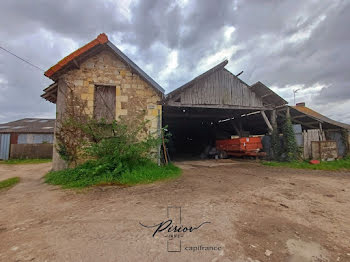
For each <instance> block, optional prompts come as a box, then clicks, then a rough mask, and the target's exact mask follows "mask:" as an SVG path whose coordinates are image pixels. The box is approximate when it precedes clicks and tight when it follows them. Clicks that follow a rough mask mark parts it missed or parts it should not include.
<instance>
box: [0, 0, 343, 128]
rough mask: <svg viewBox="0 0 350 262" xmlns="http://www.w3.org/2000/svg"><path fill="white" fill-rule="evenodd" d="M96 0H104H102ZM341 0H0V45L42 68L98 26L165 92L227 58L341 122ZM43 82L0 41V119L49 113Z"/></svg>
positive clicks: (249, 78) (235, 68) (235, 67)
mask: <svg viewBox="0 0 350 262" xmlns="http://www.w3.org/2000/svg"><path fill="white" fill-rule="evenodd" d="M102 3H104V4H102ZM349 14H350V1H346V0H344V1H342V0H323V1H315V0H300V1H299V0H288V1H287V0H286V1H282V0H271V1H268V0H249V1H243V0H236V1H224V0H220V1H211V0H207V1H204V0H197V1H191V0H178V1H175V0H170V1H166V0H158V1H157V0H142V1H141V0H140V1H130V0H114V1H113V0H107V1H104V2H102V1H93V0H61V1H46V0H35V1H34V0H33V1H13V0H2V1H1V9H0V24H1V25H2V26H1V27H0V46H1V47H3V48H6V49H7V50H9V51H11V52H13V53H15V54H17V55H18V56H20V57H23V58H25V59H26V60H28V61H30V62H32V63H33V64H35V65H37V66H38V67H40V68H42V69H44V70H46V69H48V68H49V67H50V66H52V65H53V64H55V63H56V62H57V61H58V60H60V59H61V58H63V57H64V56H66V55H68V54H69V53H71V52H72V51H74V50H75V49H76V48H78V47H80V46H82V45H84V44H85V43H87V42H89V41H91V40H92V39H94V38H95V37H96V36H97V35H98V34H99V33H101V32H105V33H106V34H107V35H108V36H109V39H110V40H111V41H112V42H113V43H114V44H115V45H117V46H118V47H119V48H120V49H121V50H122V51H123V52H124V53H125V54H127V55H128V56H129V57H130V58H131V59H132V60H134V61H135V62H136V63H137V64H138V65H139V66H140V67H141V68H143V69H144V71H146V72H147V73H148V74H149V75H150V76H151V77H152V78H154V79H155V80H156V81H157V82H158V83H159V84H160V85H161V86H163V87H164V88H165V89H166V91H167V92H169V91H171V90H173V89H175V88H176V87H178V86H180V85H182V84H183V83H185V82H187V81H189V80H191V79H192V78H193V77H195V76H196V75H198V74H200V73H202V72H204V71H206V70H207V69H209V68H210V67H212V66H214V65H216V64H217V63H219V62H221V61H223V60H224V59H228V60H229V63H228V65H227V66H226V68H227V69H229V70H230V71H231V72H232V73H234V74H237V73H239V72H240V71H242V70H243V71H244V73H243V74H242V75H241V78H242V79H243V80H244V81H246V82H247V83H248V84H253V83H255V82H257V81H262V82H263V83H265V84H266V85H267V86H269V87H271V88H272V89H273V90H274V91H276V92H277V93H278V94H280V95H281V96H282V97H284V98H285V99H286V100H287V101H289V104H293V103H294V101H293V90H295V89H300V90H299V91H298V93H297V94H296V101H297V102H303V101H305V102H306V103H307V105H308V106H309V107H311V108H313V109H315V110H317V111H319V112H321V113H323V114H325V115H327V116H329V117H331V118H334V119H336V120H339V121H343V122H346V123H350V110H348V109H349V108H350V90H349V88H350V72H349V71H350V34H349V32H348V30H349V29H348V28H349V25H350V15H349ZM50 83H51V80H49V79H47V78H46V77H45V76H44V75H43V72H42V71H40V70H38V69H36V68H33V67H31V66H29V65H28V64H25V63H23V62H21V61H20V60H18V59H17V58H15V57H13V56H11V55H9V54H8V53H6V52H4V51H3V50H1V49H0V123H2V122H6V121H11V120H15V119H18V118H23V117H54V116H55V106H54V105H53V104H51V103H49V102H47V101H45V100H44V99H42V98H40V94H41V93H42V89H44V88H45V87H46V86H48V85H49V84H50Z"/></svg>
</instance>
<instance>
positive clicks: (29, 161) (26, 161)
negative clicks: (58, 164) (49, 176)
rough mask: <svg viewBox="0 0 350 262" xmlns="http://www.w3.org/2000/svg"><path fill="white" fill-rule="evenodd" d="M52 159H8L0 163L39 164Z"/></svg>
mask: <svg viewBox="0 0 350 262" xmlns="http://www.w3.org/2000/svg"><path fill="white" fill-rule="evenodd" d="M51 161H52V159H9V160H5V161H0V164H6V165H19V164H41V163H49V162H51Z"/></svg>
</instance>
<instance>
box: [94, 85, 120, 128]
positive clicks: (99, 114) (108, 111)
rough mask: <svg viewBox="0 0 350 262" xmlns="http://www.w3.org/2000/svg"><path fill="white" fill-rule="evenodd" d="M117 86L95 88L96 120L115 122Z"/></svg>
mask: <svg viewBox="0 0 350 262" xmlns="http://www.w3.org/2000/svg"><path fill="white" fill-rule="evenodd" d="M115 102H116V100H115V86H95V95H94V118H95V119H102V118H103V119H105V120H106V121H107V122H112V121H113V120H115Z"/></svg>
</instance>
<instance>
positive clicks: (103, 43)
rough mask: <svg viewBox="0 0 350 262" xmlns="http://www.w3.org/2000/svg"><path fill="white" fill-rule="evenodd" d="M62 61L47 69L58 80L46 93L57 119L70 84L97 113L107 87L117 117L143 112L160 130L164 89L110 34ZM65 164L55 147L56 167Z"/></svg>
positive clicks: (130, 118)
mask: <svg viewBox="0 0 350 262" xmlns="http://www.w3.org/2000/svg"><path fill="white" fill-rule="evenodd" d="M91 43H93V44H91ZM62 61H63V62H62ZM62 61H60V62H59V63H58V64H60V63H61V66H59V67H57V65H55V66H53V67H52V68H50V69H49V70H48V71H47V72H46V73H45V75H46V76H48V77H50V78H51V79H52V80H54V81H55V83H54V84H52V85H51V86H49V87H48V88H46V89H45V90H44V94H43V95H42V97H43V98H45V99H47V100H49V101H51V102H53V103H56V122H59V121H60V120H61V119H62V117H64V112H65V108H66V103H67V93H68V92H67V91H68V88H69V90H72V92H73V93H74V95H75V96H77V97H79V98H81V100H82V101H85V102H86V113H87V114H89V115H91V116H93V115H94V111H96V110H97V108H98V107H99V106H100V105H96V103H99V100H98V99H97V98H98V97H97V96H98V94H96V92H97V91H96V90H98V89H97V88H98V87H105V88H106V89H105V90H109V91H113V92H111V93H110V94H107V96H106V100H109V101H112V103H113V106H111V108H113V110H112V111H113V112H114V116H113V117H114V118H115V119H116V120H118V119H121V118H124V119H126V120H128V122H130V123H132V122H133V119H134V118H136V117H140V116H142V117H143V118H144V120H147V121H148V132H152V133H156V132H157V131H159V129H160V128H161V126H162V125H161V119H162V117H161V113H162V106H161V101H162V98H163V94H164V90H163V89H162V88H161V87H160V86H159V85H158V84H156V82H155V81H154V80H153V79H151V78H150V77H149V76H148V75H147V74H146V73H144V72H143V71H142V70H141V69H140V68H139V67H138V66H137V65H135V64H134V63H133V62H132V61H131V60H130V59H129V58H127V57H126V56H125V55H124V54H123V53H122V52H121V51H120V50H119V49H117V48H116V47H115V46H114V45H113V44H112V43H111V42H109V41H108V39H107V36H106V35H104V34H102V35H100V36H99V37H98V38H96V39H95V40H93V41H92V42H90V43H88V44H87V45H86V46H84V47H82V48H80V49H78V50H77V51H75V52H73V53H72V54H71V55H69V56H68V57H66V58H64V59H63V60H62ZM111 96H115V97H111ZM114 103H115V104H114ZM56 128H57V124H56ZM56 131H57V130H56ZM65 167H66V163H65V162H64V161H63V160H62V159H61V158H60V156H59V155H58V153H57V152H56V150H55V147H54V153H53V170H60V169H63V168H65Z"/></svg>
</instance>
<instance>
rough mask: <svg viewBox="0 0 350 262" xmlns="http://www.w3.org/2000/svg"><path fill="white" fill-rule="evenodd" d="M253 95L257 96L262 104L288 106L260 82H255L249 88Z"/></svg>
mask: <svg viewBox="0 0 350 262" xmlns="http://www.w3.org/2000/svg"><path fill="white" fill-rule="evenodd" d="M249 88H250V90H252V91H253V92H254V93H255V94H257V95H258V96H259V97H260V98H261V99H262V100H263V102H264V103H266V104H268V105H274V106H281V105H285V104H288V102H287V101H286V100H284V99H283V98H282V97H280V96H279V95H277V94H276V93H275V92H273V91H272V90H271V89H270V88H268V87H267V86H266V85H264V84H263V83H261V82H260V81H258V82H256V83H255V84H254V85H252V86H250V87H249Z"/></svg>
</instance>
